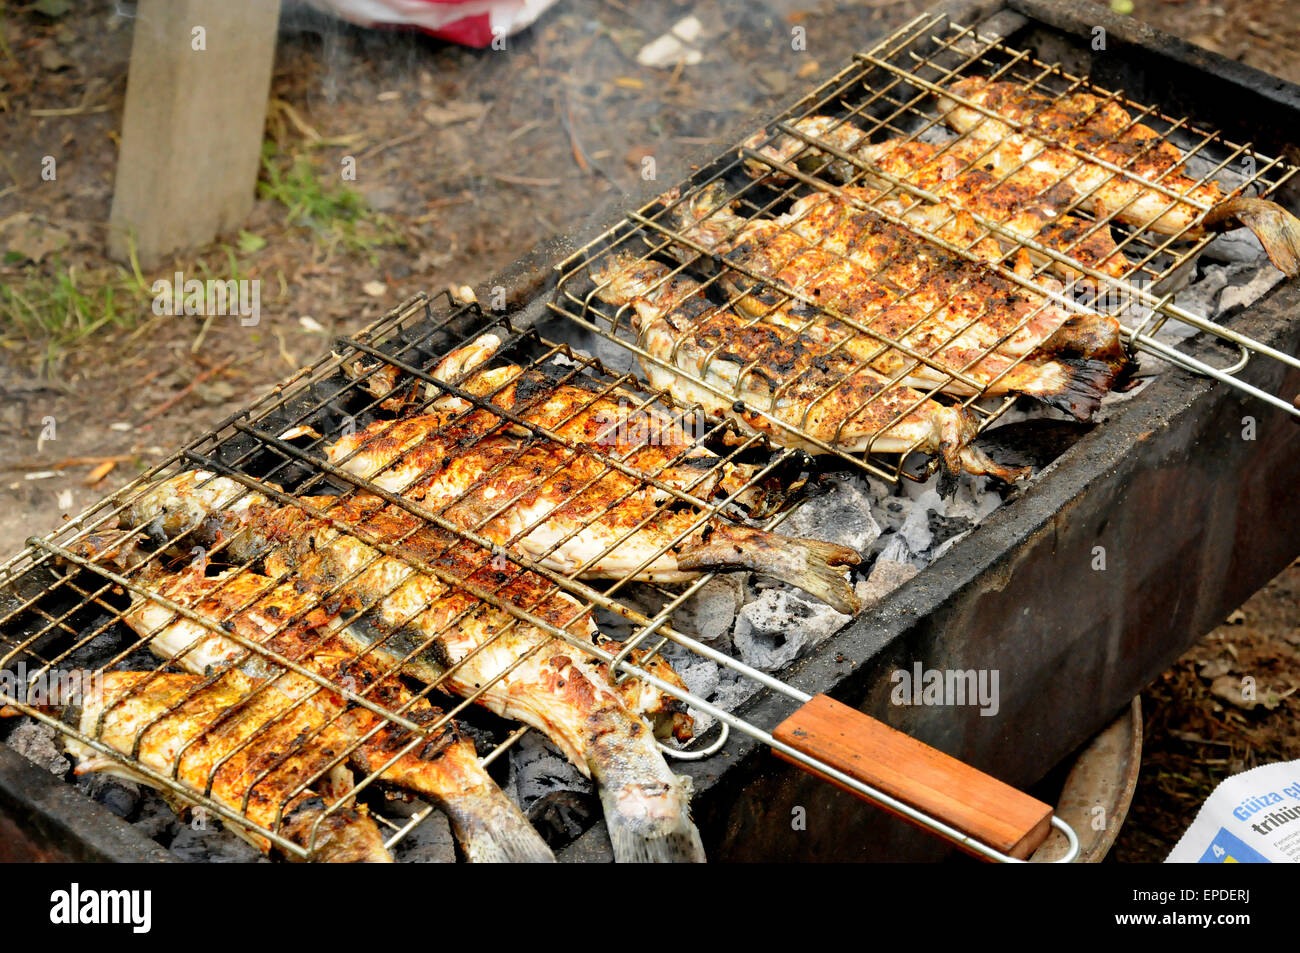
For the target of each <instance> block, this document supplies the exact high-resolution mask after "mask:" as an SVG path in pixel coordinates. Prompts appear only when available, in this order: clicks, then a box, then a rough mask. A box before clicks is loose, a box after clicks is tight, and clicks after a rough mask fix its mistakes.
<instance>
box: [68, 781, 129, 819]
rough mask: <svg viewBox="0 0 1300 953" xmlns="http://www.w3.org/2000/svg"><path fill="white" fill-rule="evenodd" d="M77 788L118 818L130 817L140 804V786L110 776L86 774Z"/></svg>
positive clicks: (78, 782)
mask: <svg viewBox="0 0 1300 953" xmlns="http://www.w3.org/2000/svg"><path fill="white" fill-rule="evenodd" d="M77 787H79V788H81V790H82V791H83V792H84V793H85V794H86V796H87V797H90V798H92V799H93V800H96V801H98V802H99V803H100V804H102V805H104V807H106V808H108V809H109V810H110V811H112V812H113V813H114V814H116V815H117V816H118V817H129V816H130V815H131V814H132V813H133V812H134V811H135V809H136V808H137V807H138V806H139V804H140V785H138V784H136V783H135V782H134V781H127V780H124V779H122V778H115V777H113V776H112V775H109V774H98V773H94V774H84V775H82V776H81V777H79V778H77Z"/></svg>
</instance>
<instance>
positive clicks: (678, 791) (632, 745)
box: [586, 705, 705, 864]
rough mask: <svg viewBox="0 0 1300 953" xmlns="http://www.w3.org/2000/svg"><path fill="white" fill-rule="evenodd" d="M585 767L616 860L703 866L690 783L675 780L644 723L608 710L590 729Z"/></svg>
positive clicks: (596, 717)
mask: <svg viewBox="0 0 1300 953" xmlns="http://www.w3.org/2000/svg"><path fill="white" fill-rule="evenodd" d="M589 728H590V731H589V734H588V736H589V737H590V738H591V739H592V741H591V744H590V745H589V746H588V751H587V752H586V754H587V758H586V760H587V766H588V768H589V770H590V771H591V775H592V777H593V778H594V779H595V781H596V782H597V786H598V788H599V790H600V803H601V806H602V807H603V808H604V812H605V825H606V827H607V828H608V830H609V840H610V844H611V846H612V847H613V849H614V859H615V860H616V861H618V862H619V863H633V864H635V863H642V864H644V863H651V864H698V863H703V862H704V860H705V857H704V845H703V843H702V842H701V841H700V832H699V831H698V830H697V829H696V827H695V824H694V823H693V822H692V821H691V814H690V806H689V805H690V793H691V788H690V781H689V779H687V778H685V777H680V776H677V775H674V774H673V773H672V771H671V770H670V769H669V767H668V765H667V763H665V761H664V759H663V755H662V754H660V753H659V749H658V747H656V745H655V741H654V735H653V733H652V732H651V730H650V728H649V726H647V725H646V724H645V723H644V722H643V721H641V719H639V718H636V717H635V716H631V715H629V714H628V713H627V712H626V711H625V710H624V709H623V708H622V706H612V705H605V706H602V707H601V709H600V710H599V711H597V712H594V713H593V714H592V717H591V723H590V725H589Z"/></svg>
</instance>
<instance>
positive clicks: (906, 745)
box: [772, 695, 1052, 860]
mask: <svg viewBox="0 0 1300 953" xmlns="http://www.w3.org/2000/svg"><path fill="white" fill-rule="evenodd" d="M772 734H773V737H775V738H776V740H777V741H780V742H783V743H785V744H787V745H789V746H790V747H791V748H794V749H795V750H797V751H800V752H802V753H804V754H807V755H810V756H812V757H814V758H817V759H818V760H819V761H821V762H823V763H825V764H826V765H828V766H830V767H832V768H835V769H836V770H837V771H841V772H843V773H844V774H846V775H848V776H849V777H851V778H854V779H855V780H858V781H861V782H863V783H865V784H869V785H871V786H872V787H873V788H875V789H876V790H878V791H882V792H884V793H885V794H888V795H890V796H891V797H893V798H896V799H897V800H899V801H902V802H903V803H904V804H907V805H908V806H909V807H913V808H916V809H917V810H919V811H923V812H924V813H926V814H928V815H929V816H931V817H933V818H935V819H936V820H940V821H943V822H944V823H945V824H948V825H949V826H950V827H953V828H956V829H957V830H959V831H961V832H962V833H963V834H966V835H968V836H970V837H972V838H974V839H975V840H977V841H980V842H981V843H983V844H987V845H988V846H989V847H992V848H994V849H996V850H999V851H1001V852H1002V853H1004V854H1008V855H1010V856H1012V857H1016V858H1020V859H1022V860H1023V859H1024V858H1026V857H1028V856H1029V855H1030V854H1032V853H1033V852H1034V850H1035V849H1036V848H1037V847H1038V845H1039V844H1041V843H1042V842H1043V840H1044V839H1045V838H1046V837H1047V835H1048V833H1049V832H1050V830H1051V824H1052V808H1051V806H1050V805H1047V804H1044V803H1043V802H1042V801H1039V800H1036V799H1035V798H1032V797H1030V796H1029V795H1028V794H1024V793H1022V792H1020V791H1017V790H1016V789H1015V788H1013V787H1011V786H1010V785H1008V784H1003V783H1002V782H1001V781H999V780H998V779H997V778H994V777H991V776H990V775H987V774H985V773H983V772H982V771H977V770H975V769H974V768H972V767H971V766H970V765H968V764H964V763H963V762H961V761H958V760H957V759H956V758H953V757H950V756H948V755H946V754H944V753H943V752H942V751H938V750H936V749H935V748H931V747H930V746H929V745H926V744H922V743H921V742H919V741H917V740H916V739H914V738H911V737H908V736H907V735H905V734H903V733H902V732H901V731H896V730H894V729H893V728H890V727H889V726H888V725H886V724H884V723H883V722H879V721H877V720H876V719H874V718H872V717H870V716H868V715H864V714H863V713H862V712H860V711H857V710H856V709H853V708H850V707H849V706H847V705H842V704H840V703H839V702H837V701H835V700H834V699H833V698H829V697H827V696H826V695H817V696H815V697H814V698H813V699H812V700H811V701H809V702H808V703H807V704H805V705H804V706H803V707H802V708H800V709H799V710H798V711H796V712H795V713H794V714H793V715H791V716H790V717H789V718H787V719H786V720H785V721H783V722H781V724H780V725H778V726H777V728H776V730H775V731H774V732H772ZM773 751H774V753H775V754H776V755H777V757H779V758H782V759H784V760H786V761H789V762H790V763H791V764H795V765H798V766H799V767H801V768H803V769H804V770H805V771H807V772H808V773H810V774H814V775H817V776H818V777H822V778H825V779H826V780H828V781H830V782H831V783H832V784H834V785H836V786H837V787H840V788H843V789H844V790H846V791H849V793H851V794H858V795H859V796H860V797H861V796H862V795H861V794H860V792H856V791H854V790H853V789H852V788H850V787H847V786H846V785H844V784H841V783H840V782H838V781H836V780H835V779H834V778H830V777H827V776H826V775H825V774H824V773H822V772H820V771H817V770H816V769H814V768H810V767H808V766H807V765H805V764H802V763H801V762H799V761H796V760H795V759H794V758H791V757H790V756H789V755H786V754H784V753H783V752H781V751H779V750H776V749H773ZM864 799H865V798H864ZM882 806H883V805H882ZM885 809H886V810H889V809H888V808H885ZM890 813H892V814H898V812H897V811H890ZM898 816H900V817H903V819H904V820H909V821H910V818H907V817H906V815H898ZM977 856H978V855H977Z"/></svg>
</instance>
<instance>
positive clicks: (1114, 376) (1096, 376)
mask: <svg viewBox="0 0 1300 953" xmlns="http://www.w3.org/2000/svg"><path fill="white" fill-rule="evenodd" d="M1057 363H1059V364H1060V365H1061V366H1062V367H1064V368H1065V369H1066V373H1064V374H1062V375H1061V383H1060V386H1057V387H1051V386H1047V385H1039V386H1032V387H1026V388H1025V390H1024V393H1026V394H1028V395H1029V396H1031V397H1033V398H1035V399H1037V400H1040V401H1042V402H1043V403H1044V404H1047V405H1048V406H1049V407H1055V408H1057V409H1058V410H1063V411H1065V412H1066V413H1067V414H1069V415H1070V416H1071V417H1074V418H1075V419H1076V420H1090V419H1092V415H1093V414H1094V413H1095V412H1096V410H1097V408H1098V407H1100V406H1101V399H1102V398H1103V397H1105V396H1106V395H1107V394H1108V393H1110V391H1111V390H1112V389H1113V387H1114V385H1115V382H1116V381H1117V380H1118V379H1119V377H1120V375H1121V373H1122V372H1123V365H1116V364H1115V362H1113V361H1102V360H1094V359H1091V358H1074V359H1066V360H1062V361H1059V362H1057Z"/></svg>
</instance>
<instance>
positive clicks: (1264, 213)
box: [1202, 195, 1300, 278]
mask: <svg viewBox="0 0 1300 953" xmlns="http://www.w3.org/2000/svg"><path fill="white" fill-rule="evenodd" d="M1202 224H1203V225H1204V227H1205V228H1207V229H1210V230H1211V231H1221V230H1226V229H1229V228H1234V227H1236V226H1237V225H1244V226H1246V227H1247V228H1249V229H1250V230H1251V231H1252V232H1254V233H1255V237H1256V238H1258V239H1259V243H1260V244H1261V245H1263V246H1264V251H1265V252H1267V253H1268V259H1269V261H1271V262H1272V263H1273V264H1274V265H1276V266H1277V268H1278V270H1279V271H1281V272H1282V273H1283V274H1285V275H1286V276H1287V277H1288V278H1294V277H1296V276H1297V275H1300V219H1297V218H1296V217H1295V216H1294V215H1292V214H1291V213H1290V212H1288V211H1287V210H1286V209H1284V208H1283V207H1282V206H1280V205H1278V204H1277V203H1276V202H1270V201H1268V200H1267V199H1257V198H1250V197H1247V196H1242V195H1239V196H1236V197H1234V198H1230V199H1228V200H1227V201H1224V202H1220V203H1219V204H1218V205H1216V206H1215V207H1214V208H1212V209H1210V211H1209V212H1208V213H1206V216H1205V219H1204V221H1203V223H1202Z"/></svg>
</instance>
